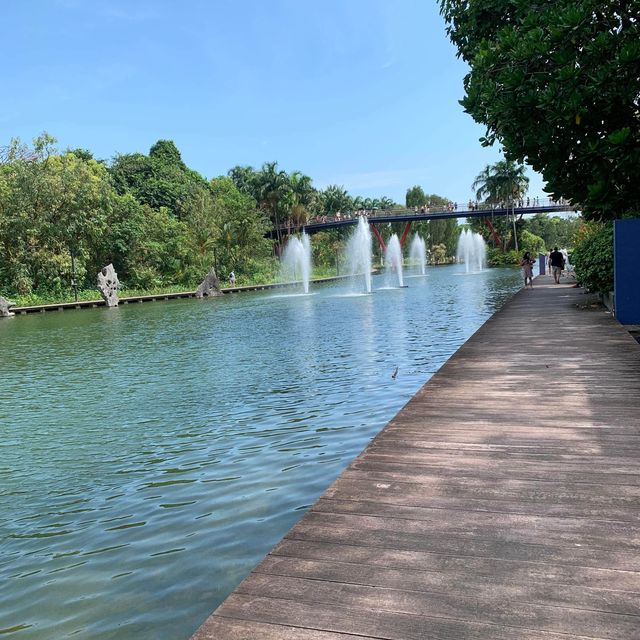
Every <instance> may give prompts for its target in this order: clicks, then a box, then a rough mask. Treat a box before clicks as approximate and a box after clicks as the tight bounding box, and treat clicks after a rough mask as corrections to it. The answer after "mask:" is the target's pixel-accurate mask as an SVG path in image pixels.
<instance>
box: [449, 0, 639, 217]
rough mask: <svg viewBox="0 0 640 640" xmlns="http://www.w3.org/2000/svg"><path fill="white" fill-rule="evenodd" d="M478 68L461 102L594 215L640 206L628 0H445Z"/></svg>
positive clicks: (491, 134) (465, 54) (490, 135)
mask: <svg viewBox="0 0 640 640" xmlns="http://www.w3.org/2000/svg"><path fill="white" fill-rule="evenodd" d="M440 6H441V12H442V14H443V16H444V18H445V20H446V21H447V23H448V28H447V32H448V34H449V37H450V38H451V40H452V42H453V43H454V44H455V45H456V46H457V47H458V52H459V56H461V57H462V58H463V59H464V60H465V61H466V62H467V63H468V64H469V66H470V68H471V70H470V72H469V74H468V75H467V76H466V78H465V81H464V85H465V92H466V95H465V97H464V98H463V100H462V101H461V104H462V105H463V106H464V108H465V110H466V111H467V112H468V113H469V114H471V115H472V116H473V118H474V119H475V120H476V121H477V122H479V123H482V124H484V125H485V126H486V127H487V131H486V135H485V137H484V138H481V142H482V143H483V145H485V146H488V145H491V144H493V143H494V142H496V141H497V142H499V143H500V144H501V145H502V146H503V148H504V150H505V153H506V154H507V157H508V158H509V159H512V160H518V161H523V162H526V163H527V164H529V165H531V166H532V167H533V168H534V169H535V170H536V171H539V172H541V173H542V175H543V177H544V180H545V181H546V184H547V187H546V189H547V191H550V192H551V193H552V195H553V196H554V197H555V198H561V197H562V198H566V199H568V200H570V201H571V202H574V203H576V204H578V205H581V207H582V210H583V212H584V213H585V215H586V216H587V217H591V218H594V219H613V218H615V217H618V216H620V215H622V214H623V213H625V212H633V211H638V209H639V208H640V109H639V100H638V96H639V95H640V73H638V69H639V68H640V20H639V19H638V18H639V15H638V5H637V2H620V0H553V1H552V0H543V1H541V2H535V3H530V2H520V1H518V2H514V1H513V0H441V1H440Z"/></svg>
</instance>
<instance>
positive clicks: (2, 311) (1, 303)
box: [0, 296, 16, 318]
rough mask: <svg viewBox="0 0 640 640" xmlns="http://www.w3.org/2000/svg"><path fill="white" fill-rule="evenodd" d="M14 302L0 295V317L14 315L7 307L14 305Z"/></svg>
mask: <svg viewBox="0 0 640 640" xmlns="http://www.w3.org/2000/svg"><path fill="white" fill-rule="evenodd" d="M15 304H16V303H15V302H12V301H11V300H7V298H3V297H2V296H0V318H8V317H10V316H13V315H15V314H14V313H13V312H11V311H9V308H10V307H13V306H15Z"/></svg>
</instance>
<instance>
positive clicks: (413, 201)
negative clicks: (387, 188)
mask: <svg viewBox="0 0 640 640" xmlns="http://www.w3.org/2000/svg"><path fill="white" fill-rule="evenodd" d="M426 202H427V196H426V195H425V193H424V191H423V190H422V187H420V186H418V185H416V186H415V187H411V189H407V195H406V196H405V206H406V207H407V209H410V208H412V207H421V206H422V205H423V204H426Z"/></svg>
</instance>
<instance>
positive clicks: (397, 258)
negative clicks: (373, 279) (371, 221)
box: [384, 233, 404, 287]
mask: <svg viewBox="0 0 640 640" xmlns="http://www.w3.org/2000/svg"><path fill="white" fill-rule="evenodd" d="M384 263H385V265H386V276H387V277H386V280H387V282H388V283H389V285H393V286H397V287H404V280H403V279H402V247H401V246H400V240H399V239H398V236H397V235H396V234H395V233H394V234H393V235H392V236H391V238H390V239H389V243H388V244H387V250H386V251H385V252H384Z"/></svg>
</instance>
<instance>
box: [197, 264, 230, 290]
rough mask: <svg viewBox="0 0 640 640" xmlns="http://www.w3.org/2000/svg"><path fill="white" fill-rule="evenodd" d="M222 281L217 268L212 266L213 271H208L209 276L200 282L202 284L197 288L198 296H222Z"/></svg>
mask: <svg viewBox="0 0 640 640" xmlns="http://www.w3.org/2000/svg"><path fill="white" fill-rule="evenodd" d="M221 295H223V294H222V291H220V281H219V280H218V276H217V275H216V270H215V269H214V268H213V267H211V271H209V273H207V277H206V278H205V279H204V280H203V281H202V282H201V283H200V286H199V287H198V288H197V289H196V298H204V296H207V297H213V296H221Z"/></svg>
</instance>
